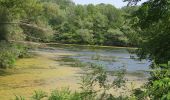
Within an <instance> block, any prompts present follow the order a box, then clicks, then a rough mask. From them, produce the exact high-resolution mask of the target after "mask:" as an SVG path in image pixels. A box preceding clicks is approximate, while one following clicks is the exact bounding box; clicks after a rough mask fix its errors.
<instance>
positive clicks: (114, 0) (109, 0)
mask: <svg viewBox="0 0 170 100" xmlns="http://www.w3.org/2000/svg"><path fill="white" fill-rule="evenodd" d="M73 1H74V2H75V3H76V4H100V3H105V4H112V5H114V6H115V7H117V8H121V7H123V6H126V5H127V2H123V1H122V0H73ZM144 1H146V0H142V2H144ZM142 2H140V3H139V4H141V3H142Z"/></svg>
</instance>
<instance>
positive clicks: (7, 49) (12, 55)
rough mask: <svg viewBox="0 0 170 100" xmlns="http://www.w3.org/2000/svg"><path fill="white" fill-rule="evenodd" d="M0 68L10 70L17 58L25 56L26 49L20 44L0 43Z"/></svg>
mask: <svg viewBox="0 0 170 100" xmlns="http://www.w3.org/2000/svg"><path fill="white" fill-rule="evenodd" d="M0 51H1V52H0V68H10V67H12V66H13V65H14V63H15V61H16V59H17V58H22V57H25V56H27V55H28V54H27V48H26V47H24V46H22V45H20V44H12V43H7V42H3V41H2V42H0Z"/></svg>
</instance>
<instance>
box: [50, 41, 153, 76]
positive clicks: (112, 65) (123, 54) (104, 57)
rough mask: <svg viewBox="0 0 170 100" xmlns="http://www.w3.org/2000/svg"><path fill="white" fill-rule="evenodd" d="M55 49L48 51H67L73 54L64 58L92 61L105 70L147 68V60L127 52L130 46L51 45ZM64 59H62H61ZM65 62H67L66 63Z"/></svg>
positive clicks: (139, 69)
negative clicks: (140, 59) (139, 58)
mask: <svg viewBox="0 0 170 100" xmlns="http://www.w3.org/2000/svg"><path fill="white" fill-rule="evenodd" d="M51 46H52V47H55V49H53V50H51V51H50V52H69V53H72V54H74V55H72V56H66V57H64V58H65V59H67V60H68V58H70V60H69V61H72V60H71V59H75V60H78V61H80V62H82V63H94V64H99V65H101V66H103V67H104V68H105V69H106V70H107V71H115V70H118V69H120V68H125V69H126V71H127V73H131V74H132V73H142V74H144V75H146V73H145V72H147V71H148V70H149V65H150V62H149V61H148V60H142V61H139V60H137V58H138V57H137V56H136V55H135V54H131V53H129V50H134V49H132V48H118V47H100V46H78V45H61V44H60V45H51ZM62 60H64V59H62ZM73 61H74V60H73ZM66 64H67V63H66Z"/></svg>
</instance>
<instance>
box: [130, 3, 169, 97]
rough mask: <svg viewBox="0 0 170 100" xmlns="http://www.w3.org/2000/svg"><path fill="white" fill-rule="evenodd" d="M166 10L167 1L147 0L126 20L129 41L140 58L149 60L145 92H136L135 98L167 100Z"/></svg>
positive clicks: (167, 49)
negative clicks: (130, 40)
mask: <svg viewBox="0 0 170 100" xmlns="http://www.w3.org/2000/svg"><path fill="white" fill-rule="evenodd" d="M169 9H170V2H169V0H149V1H147V2H145V3H144V4H143V5H142V6H140V7H139V9H138V10H137V11H136V12H135V13H134V14H133V16H132V18H131V21H130V22H129V23H130V25H131V28H132V29H133V34H134V37H135V38H132V40H133V41H135V43H136V45H137V46H138V47H139V49H138V50H137V51H136V53H137V54H138V56H139V57H140V59H149V60H151V61H152V65H151V69H152V71H151V72H150V75H151V77H150V80H149V82H148V83H147V84H146V86H145V89H146V91H142V90H141V91H140V95H138V96H139V98H141V97H149V98H150V99H152V100H156V99H160V100H169V99H170V98H169V97H170V95H169V83H170V80H169V77H170V74H169V70H170V69H169V68H170V66H169V63H168V64H166V63H167V62H168V61H169V60H170V52H169V51H170V48H169V44H170V36H169V35H170V33H169V23H170V22H169V15H170V12H169ZM138 92H139V91H138ZM142 92H143V93H142Z"/></svg>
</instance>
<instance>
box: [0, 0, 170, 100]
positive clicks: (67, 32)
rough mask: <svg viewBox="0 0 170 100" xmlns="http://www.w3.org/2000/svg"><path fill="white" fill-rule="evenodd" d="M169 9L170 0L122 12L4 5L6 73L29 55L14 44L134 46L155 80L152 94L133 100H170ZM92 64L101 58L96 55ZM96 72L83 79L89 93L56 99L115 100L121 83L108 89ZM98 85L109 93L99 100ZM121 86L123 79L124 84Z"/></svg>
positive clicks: (59, 4)
mask: <svg viewBox="0 0 170 100" xmlns="http://www.w3.org/2000/svg"><path fill="white" fill-rule="evenodd" d="M123 1H125V2H126V1H128V6H131V5H136V4H137V2H139V1H141V0H123ZM169 9H170V2H169V0H148V1H147V2H145V3H143V4H142V5H141V6H138V7H137V6H135V7H133V6H132V7H123V8H122V9H117V8H115V7H114V6H112V5H108V4H98V5H92V4H89V5H75V4H74V3H73V2H72V1H71V0H0V68H10V67H12V66H13V65H14V63H15V61H16V59H18V58H20V57H21V58H22V57H24V56H25V55H27V49H28V48H27V47H25V46H23V45H20V44H17V43H11V41H14V42H15V41H25V40H27V41H36V42H61V43H75V44H92V45H116V46H129V45H130V46H132V45H133V46H136V47H138V50H137V51H136V53H137V54H138V56H139V57H140V59H149V60H150V61H152V62H153V63H152V65H151V69H152V71H151V72H150V75H151V77H150V79H149V82H148V83H147V84H146V86H145V88H144V89H145V90H146V91H143V89H139V90H136V91H135V94H133V96H132V98H133V99H139V98H140V99H141V98H143V99H146V98H150V99H152V100H156V99H161V100H170V91H169V90H170V86H169V85H170V79H169V78H170V69H169V68H170V66H169V65H170V64H169V61H170V46H169V44H170V33H169V32H170V30H169V29H170V25H169V23H170V20H169V18H170V10H169ZM92 59H94V60H97V59H100V57H98V56H94V57H93V58H92ZM167 62H168V64H167ZM76 65H79V64H76ZM94 68H95V69H94V70H95V72H93V73H90V74H88V75H89V76H88V77H84V78H82V79H83V80H84V81H83V82H84V84H82V90H83V92H81V93H71V92H69V90H63V91H58V90H56V91H53V92H52V94H51V96H50V97H49V98H50V100H53V99H54V100H56V99H61V100H64V99H65V98H69V99H70V98H72V99H77V100H79V99H82V95H83V99H84V100H88V99H91V100H93V99H94V100H95V99H99V100H100V99H101V100H103V99H108V100H114V99H115V98H114V96H112V95H111V94H109V95H106V91H107V90H108V89H110V86H111V87H112V86H115V85H116V86H117V85H118V84H115V83H114V82H113V83H114V84H111V85H110V84H107V82H106V81H107V75H106V73H105V71H103V69H101V68H96V67H94ZM96 75H97V76H96ZM119 78H120V79H121V78H122V77H119ZM86 82H87V83H86ZM93 82H97V83H98V84H99V85H100V87H102V88H103V89H104V92H102V95H100V96H99V97H98V95H97V94H96V91H95V90H94V88H93V85H94V84H93ZM118 83H122V80H119V79H118ZM83 85H84V86H83ZM118 86H119V85H118ZM135 96H136V97H135ZM44 97H46V95H45V93H44V92H40V91H39V92H35V95H34V96H33V99H36V100H40V99H41V98H44ZM19 99H21V100H24V98H23V97H16V100H19ZM116 99H117V100H119V99H120V100H122V99H129V98H126V97H125V98H124V97H120V98H116Z"/></svg>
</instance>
